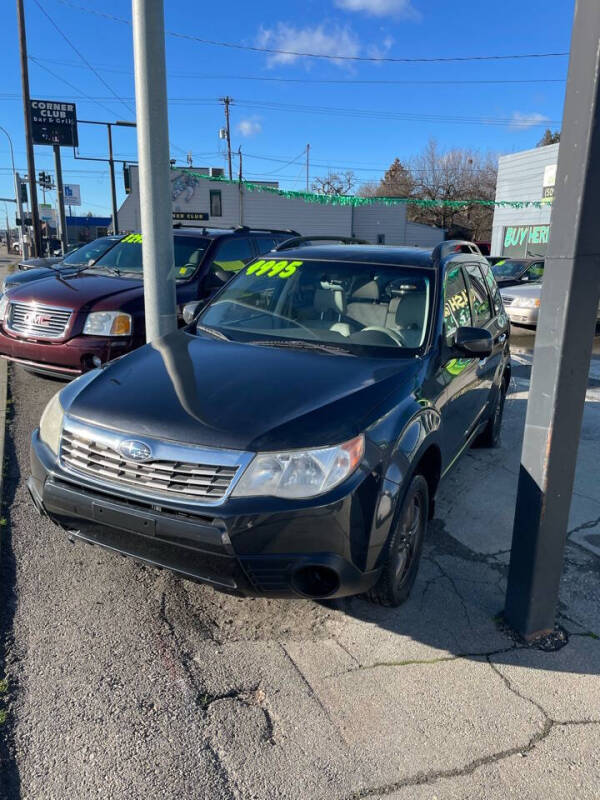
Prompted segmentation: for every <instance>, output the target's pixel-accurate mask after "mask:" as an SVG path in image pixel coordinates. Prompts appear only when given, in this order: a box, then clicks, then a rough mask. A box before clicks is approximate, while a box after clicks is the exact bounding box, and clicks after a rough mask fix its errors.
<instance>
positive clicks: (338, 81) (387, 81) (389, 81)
mask: <svg viewBox="0 0 600 800" xmlns="http://www.w3.org/2000/svg"><path fill="white" fill-rule="evenodd" d="M30 59H31V60H34V61H36V62H40V61H47V62H48V63H50V64H59V65H61V66H65V67H80V66H81V65H80V64H76V63H75V62H73V61H63V60H61V59H56V58H41V57H40V56H35V57H34V56H30ZM95 68H96V69H97V70H99V71H101V72H112V73H115V74H119V75H133V70H131V69H125V68H118V67H107V66H101V65H98V64H96V65H95ZM168 77H169V78H185V79H190V78H193V79H195V80H214V81H260V82H266V83H299V84H313V85H319V84H321V85H328V84H331V85H342V86H343V85H345V84H347V85H357V84H365V85H381V86H390V85H391V86H461V85H465V86H471V85H489V84H493V85H495V84H498V85H505V84H537V83H566V79H565V78H514V79H513V78H500V79H479V80H407V79H394V78H382V79H379V78H377V79H371V78H364V79H363V78H283V77H280V76H273V75H206V74H204V73H197V72H177V71H175V72H169V75H168Z"/></svg>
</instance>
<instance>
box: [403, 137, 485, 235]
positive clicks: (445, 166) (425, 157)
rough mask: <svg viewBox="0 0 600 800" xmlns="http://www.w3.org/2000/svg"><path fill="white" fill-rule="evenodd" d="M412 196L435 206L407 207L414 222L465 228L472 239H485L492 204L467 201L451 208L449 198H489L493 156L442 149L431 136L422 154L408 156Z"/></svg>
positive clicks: (453, 199) (449, 227) (448, 227)
mask: <svg viewBox="0 0 600 800" xmlns="http://www.w3.org/2000/svg"><path fill="white" fill-rule="evenodd" d="M410 173H411V175H412V179H413V181H414V188H413V195H414V196H415V197H416V198H418V199H421V200H429V201H438V202H439V205H435V204H432V205H427V206H419V205H418V204H414V205H413V204H411V205H409V207H408V211H409V218H410V219H411V220H412V221H414V222H424V223H426V224H428V225H436V226H438V227H442V228H446V229H451V228H452V227H456V228H461V229H467V230H468V231H469V232H470V233H471V235H472V238H473V239H478V240H481V239H487V238H489V236H490V233H491V227H492V218H493V207H492V206H485V205H482V204H480V203H475V202H474V203H468V204H466V205H464V206H460V207H453V206H451V205H449V202H450V201H458V200H460V201H463V200H471V199H472V200H493V199H494V197H495V193H496V176H497V166H496V158H495V157H494V156H492V155H491V154H485V155H482V154H481V153H480V152H478V151H476V150H468V149H464V148H454V149H452V150H442V149H441V148H440V147H439V146H438V144H437V142H436V141H435V140H434V139H431V140H430V141H429V142H428V143H427V145H426V146H425V148H424V150H423V152H422V153H420V154H419V155H417V156H416V157H414V158H413V159H411V162H410Z"/></svg>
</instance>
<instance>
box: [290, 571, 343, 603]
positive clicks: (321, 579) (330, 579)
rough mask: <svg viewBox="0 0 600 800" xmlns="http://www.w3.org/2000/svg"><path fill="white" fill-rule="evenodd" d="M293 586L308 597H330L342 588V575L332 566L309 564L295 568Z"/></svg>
mask: <svg viewBox="0 0 600 800" xmlns="http://www.w3.org/2000/svg"><path fill="white" fill-rule="evenodd" d="M292 586H293V587H294V589H295V591H297V592H298V593H299V594H303V595H305V596H306V597H313V598H316V597H329V596H330V595H332V594H334V593H335V592H337V590H338V589H339V588H340V577H339V575H338V574H337V572H335V570H333V569H331V567H322V566H320V565H318V564H308V565H307V566H304V567H299V568H298V569H297V570H295V572H294V574H293V575H292Z"/></svg>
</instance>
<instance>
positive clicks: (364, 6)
mask: <svg viewBox="0 0 600 800" xmlns="http://www.w3.org/2000/svg"><path fill="white" fill-rule="evenodd" d="M335 4H336V6H337V7H338V8H343V9H345V10H346V11H364V12H365V14H370V16H372V17H408V18H410V19H420V16H421V15H420V14H419V12H418V11H417V10H416V8H414V6H413V4H412V0H335Z"/></svg>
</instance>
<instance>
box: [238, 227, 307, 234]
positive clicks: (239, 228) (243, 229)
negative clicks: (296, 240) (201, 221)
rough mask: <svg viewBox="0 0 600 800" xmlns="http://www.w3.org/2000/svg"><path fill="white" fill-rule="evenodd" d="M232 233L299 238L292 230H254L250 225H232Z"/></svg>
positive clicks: (296, 232)
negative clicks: (280, 235) (273, 234)
mask: <svg viewBox="0 0 600 800" xmlns="http://www.w3.org/2000/svg"><path fill="white" fill-rule="evenodd" d="M231 230H232V231H238V232H240V231H245V232H247V233H289V234H290V235H291V236H299V233H298V231H295V230H294V229H293V228H284V229H283V230H282V229H280V228H255V227H253V226H251V225H232V226H231Z"/></svg>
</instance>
